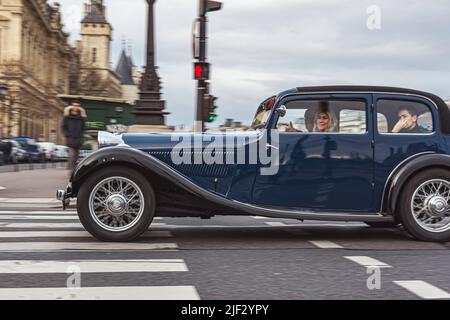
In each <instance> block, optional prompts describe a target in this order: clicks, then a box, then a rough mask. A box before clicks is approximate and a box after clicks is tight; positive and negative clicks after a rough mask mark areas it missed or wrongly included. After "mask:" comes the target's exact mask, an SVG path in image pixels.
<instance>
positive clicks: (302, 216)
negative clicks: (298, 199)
mask: <svg viewBox="0 0 450 320" xmlns="http://www.w3.org/2000/svg"><path fill="white" fill-rule="evenodd" d="M233 202H234V203H235V205H236V206H237V207H240V208H242V209H244V207H245V211H246V212H247V213H250V214H254V215H257V216H263V217H269V218H282V219H297V220H323V221H364V222H376V221H380V222H393V221H394V217H392V216H383V215H381V214H380V213H378V212H373V213H367V214H359V213H343V212H317V211H296V210H289V209H275V208H265V207H259V206H255V205H251V204H246V203H242V202H239V201H233Z"/></svg>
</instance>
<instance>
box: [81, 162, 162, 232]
mask: <svg viewBox="0 0 450 320" xmlns="http://www.w3.org/2000/svg"><path fill="white" fill-rule="evenodd" d="M77 209H78V215H79V217H80V221H81V223H82V224H83V226H84V227H85V228H86V230H87V231H88V232H89V233H91V234H92V235H93V236H94V237H95V238H97V239H99V240H103V241H131V240H133V239H136V238H137V237H139V236H140V235H141V234H142V233H143V232H145V231H146V230H147V229H148V227H149V225H150V223H151V222H152V220H153V217H154V212H155V195H154V191H153V188H152V186H151V185H150V183H149V182H148V181H147V179H145V178H144V177H143V176H142V175H141V174H139V173H138V172H137V171H135V170H132V169H129V168H127V167H119V166H117V167H111V168H105V169H103V170H101V171H99V172H97V173H96V174H94V175H93V176H92V177H90V178H89V179H88V180H87V181H86V182H85V183H84V184H83V185H82V187H81V188H80V190H79V192H78V200H77Z"/></svg>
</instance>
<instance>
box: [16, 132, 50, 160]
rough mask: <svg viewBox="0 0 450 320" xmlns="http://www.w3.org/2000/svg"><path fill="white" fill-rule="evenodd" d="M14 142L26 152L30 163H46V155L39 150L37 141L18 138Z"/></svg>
mask: <svg viewBox="0 0 450 320" xmlns="http://www.w3.org/2000/svg"><path fill="white" fill-rule="evenodd" d="M14 140H15V141H17V142H18V143H19V144H20V146H21V147H22V149H23V150H25V151H26V153H27V154H28V160H29V161H32V162H45V153H44V152H43V151H41V150H40V149H39V147H38V145H37V143H36V140H35V139H31V138H23V137H18V138H14Z"/></svg>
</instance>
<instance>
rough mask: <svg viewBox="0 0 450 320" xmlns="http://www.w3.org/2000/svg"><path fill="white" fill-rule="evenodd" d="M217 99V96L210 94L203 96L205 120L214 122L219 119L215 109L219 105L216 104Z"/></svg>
mask: <svg viewBox="0 0 450 320" xmlns="http://www.w3.org/2000/svg"><path fill="white" fill-rule="evenodd" d="M216 100H217V97H214V96H212V95H210V94H206V95H205V96H204V97H203V101H204V103H203V119H202V120H203V122H213V121H215V120H216V119H217V114H216V113H215V110H216V109H217V106H216V105H214V102H215V101H216Z"/></svg>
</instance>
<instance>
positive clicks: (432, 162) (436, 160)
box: [383, 153, 450, 213]
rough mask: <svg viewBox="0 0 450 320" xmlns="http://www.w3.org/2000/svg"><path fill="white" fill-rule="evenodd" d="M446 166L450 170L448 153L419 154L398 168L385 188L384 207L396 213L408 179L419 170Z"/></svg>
mask: <svg viewBox="0 0 450 320" xmlns="http://www.w3.org/2000/svg"><path fill="white" fill-rule="evenodd" d="M435 167H440V168H445V169H448V170H450V156H449V155H446V154H435V153H433V154H426V155H422V156H418V157H416V158H414V159H412V160H410V161H408V162H406V163H405V164H403V165H402V166H401V167H400V168H398V169H397V170H396V171H395V172H394V174H393V175H392V178H391V179H390V181H388V185H387V187H386V188H385V199H386V201H385V203H384V206H383V207H384V209H387V211H388V212H389V213H394V212H395V209H396V208H397V204H398V198H399V197H400V193H401V191H402V189H403V187H404V186H405V184H406V183H407V181H408V180H409V179H410V178H411V177H412V176H413V175H414V174H415V173H417V172H419V171H422V170H426V169H429V168H435Z"/></svg>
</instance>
